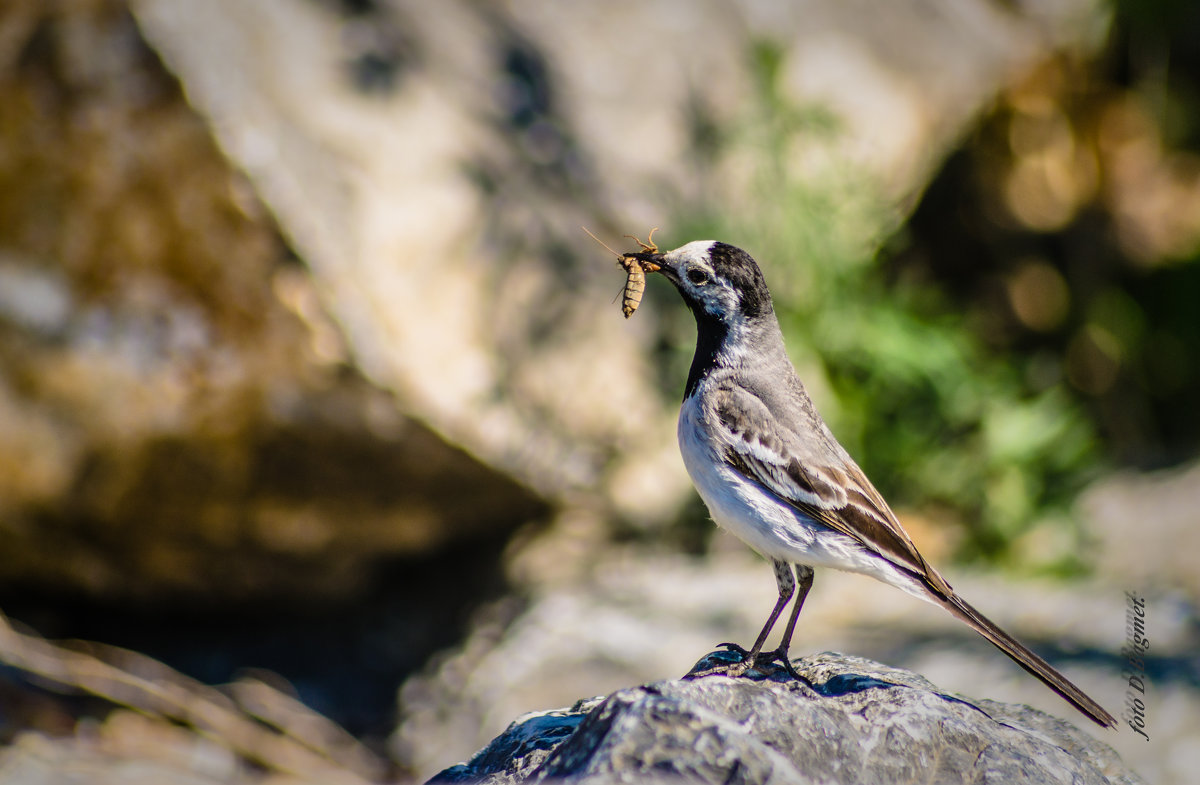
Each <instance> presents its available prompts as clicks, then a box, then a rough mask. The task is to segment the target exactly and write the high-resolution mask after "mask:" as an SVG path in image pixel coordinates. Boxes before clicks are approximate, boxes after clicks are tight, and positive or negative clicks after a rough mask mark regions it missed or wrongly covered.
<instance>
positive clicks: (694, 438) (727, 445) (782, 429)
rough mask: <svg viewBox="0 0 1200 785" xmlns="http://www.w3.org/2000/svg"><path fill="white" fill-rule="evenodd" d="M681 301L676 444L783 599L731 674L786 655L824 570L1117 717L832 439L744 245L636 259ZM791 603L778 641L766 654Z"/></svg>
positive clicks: (707, 497)
mask: <svg viewBox="0 0 1200 785" xmlns="http://www.w3.org/2000/svg"><path fill="white" fill-rule="evenodd" d="M628 256H629V257H632V258H634V259H636V260H637V261H638V263H639V264H640V265H641V266H642V269H643V270H644V271H645V272H647V273H658V274H659V275H661V276H663V277H665V278H666V279H667V280H668V281H670V282H671V283H672V284H673V285H674V286H675V288H676V289H677V290H678V291H679V293H680V295H682V297H683V300H684V302H685V303H686V304H687V305H688V307H689V308H690V309H691V311H692V314H693V315H694V316H695V318H696V351H695V355H694V357H693V359H692V364H691V368H690V370H689V372H688V377H687V383H686V386H685V388H684V397H683V403H682V405H681V406H680V410H679V421H678V428H677V436H678V440H679V448H680V452H681V453H682V456H683V462H684V465H685V467H686V468H687V472H688V475H689V476H690V477H691V480H692V483H693V484H694V485H695V487H696V490H697V492H698V493H699V494H700V497H701V498H702V499H703V500H704V503H705V504H706V505H707V507H708V510H709V512H710V514H711V516H712V518H713V520H714V521H715V522H716V523H717V524H718V525H719V526H721V527H722V528H724V529H726V530H727V531H729V532H730V533H732V534H734V535H735V536H737V537H738V538H740V539H741V540H742V541H744V542H745V543H746V544H747V545H749V546H750V547H751V548H752V549H754V550H755V551H757V552H758V553H759V554H761V555H762V556H764V557H765V558H766V559H767V560H769V561H770V562H771V564H772V566H773V567H774V571H775V579H776V583H777V585H778V588H779V598H778V600H777V601H776V603H775V606H774V608H772V609H771V614H770V616H769V617H768V618H767V621H766V624H764V625H763V628H762V631H761V632H760V633H759V635H758V637H757V638H756V639H755V641H754V644H753V645H752V646H751V647H750V649H749V650H748V651H747V650H745V649H743V648H742V647H740V646H737V645H736V644H725V646H726V647H727V648H729V649H730V650H736V651H737V652H738V653H740V654H741V655H742V656H741V659H740V661H738V662H735V663H732V664H728V665H723V666H718V667H717V668H714V669H712V670H711V671H706V672H705V673H704V674H700V675H705V674H707V673H710V672H718V671H719V672H722V673H725V674H726V675H730V676H740V675H743V674H744V673H745V672H746V671H747V670H749V669H751V668H755V667H759V666H763V665H766V664H769V663H771V662H778V663H779V664H780V665H782V666H783V667H784V668H786V669H787V671H788V672H789V673H790V674H791V675H792V676H794V677H797V678H799V674H798V673H797V672H796V671H795V669H794V666H793V665H792V663H791V660H790V659H789V654H788V652H789V649H790V646H791V641H792V636H793V634H794V632H795V629H796V620H797V618H798V617H799V615H800V609H801V608H802V607H803V605H804V599H805V597H806V596H807V595H808V592H809V589H810V588H811V587H812V583H813V574H814V568H816V567H830V568H834V569H839V570H844V571H849V572H856V573H862V574H865V575H869V576H871V577H873V578H876V579H878V580H880V581H883V582H884V583H886V584H890V585H891V586H895V587H896V588H899V589H901V590H903V591H905V592H907V593H908V594H910V595H913V596H915V597H918V598H920V599H922V600H926V601H928V602H931V603H933V604H935V605H938V606H940V607H942V608H944V609H945V610H947V611H949V612H950V613H951V614H953V615H954V616H956V617H957V618H958V619H960V620H961V621H963V622H965V623H966V624H967V625H968V626H970V627H971V628H972V629H974V630H975V631H976V632H978V633H979V634H980V635H982V636H983V637H984V638H986V639H987V640H988V641H990V642H991V643H992V644H993V645H995V646H996V647H997V648H998V649H1000V651H1002V652H1004V653H1005V654H1006V655H1008V656H1009V657H1010V658H1012V659H1013V660H1014V661H1015V662H1016V663H1017V664H1018V665H1020V666H1021V667H1022V668H1024V669H1025V670H1026V671H1028V672H1029V673H1031V674H1032V675H1033V676H1035V677H1037V678H1038V679H1040V680H1041V681H1042V682H1043V683H1044V684H1045V685H1046V686H1047V687H1049V688H1050V689H1051V690H1053V691H1054V692H1056V693H1058V694H1059V695H1060V696H1062V697H1063V698H1064V699H1065V700H1066V701H1067V702H1069V703H1070V704H1071V705H1073V706H1074V707H1075V708H1076V709H1078V710H1079V711H1081V712H1082V713H1083V714H1085V715H1087V716H1088V717H1089V718H1090V719H1092V720H1093V721H1094V722H1096V723H1097V724H1099V725H1101V726H1102V727H1115V726H1116V724H1117V723H1116V719H1114V717H1113V716H1112V715H1111V714H1109V713H1108V712H1107V711H1106V710H1105V709H1104V708H1103V707H1102V706H1100V704H1099V703H1097V702H1096V701H1095V700H1093V699H1092V698H1090V697H1088V696H1087V695H1086V694H1085V693H1084V692H1083V690H1081V689H1079V687H1077V686H1075V685H1074V684H1072V683H1071V682H1070V681H1069V680H1068V679H1067V678H1066V677H1065V676H1063V675H1062V674H1061V673H1059V672H1058V671H1057V670H1055V669H1054V668H1053V667H1051V665H1050V664H1049V663H1047V662H1046V661H1045V660H1044V659H1042V658H1041V657H1039V656H1038V655H1037V654H1035V653H1034V652H1033V651H1031V650H1030V649H1029V648H1027V647H1026V646H1024V645H1023V644H1021V643H1020V642H1019V641H1017V640H1016V639H1015V638H1014V637H1013V636H1011V635H1009V634H1008V633H1007V632H1005V631H1004V630H1002V629H1000V627H998V626H997V625H996V624H995V623H993V622H992V621H990V620H989V619H988V618H987V617H985V616H984V615H983V614H982V613H980V612H979V611H977V610H976V609H975V608H973V607H972V606H971V605H970V604H968V603H967V601H966V600H964V599H963V598H962V597H960V596H959V595H958V593H957V592H955V591H954V589H953V587H952V586H951V585H950V584H949V583H948V582H947V581H946V579H945V578H943V577H942V575H941V574H940V573H939V572H938V571H937V570H936V569H934V568H933V566H932V565H930V564H929V562H928V561H926V560H925V557H923V556H922V555H921V553H920V552H919V551H918V550H917V547H916V545H914V544H913V541H912V538H911V537H909V535H908V533H907V532H905V531H904V528H903V527H902V526H901V525H900V521H899V520H898V519H897V518H896V515H895V513H893V512H892V510H891V508H890V507H889V506H888V503H887V502H886V501H885V500H884V498H883V496H882V495H880V493H879V491H877V490H876V489H875V486H874V485H872V484H871V481H870V480H868V479H867V476H866V475H865V474H864V473H863V471H862V470H861V469H860V468H859V467H858V464H856V463H855V462H854V460H853V459H852V458H851V457H850V455H849V454H848V453H847V452H846V450H845V449H844V448H843V447H842V445H841V444H839V443H838V441H837V439H836V438H834V436H833V434H832V432H831V431H830V429H829V427H828V426H827V425H826V424H825V421H824V420H823V419H822V418H821V416H820V415H819V414H818V412H817V409H816V407H815V406H814V405H813V402H812V400H811V399H810V398H809V396H808V393H807V392H806V391H805V389H804V385H803V383H801V381H800V377H799V376H798V374H797V373H796V370H795V368H794V367H793V366H792V363H791V360H790V359H789V357H788V354H787V351H786V349H785V347H784V340H783V333H782V332H781V330H780V328H779V322H778V319H777V318H776V316H775V311H774V306H773V304H772V300H771V293H770V291H769V290H768V289H767V284H766V280H765V278H764V277H763V274H762V271H761V270H760V269H759V266H758V264H757V263H756V262H755V261H754V259H753V258H752V257H751V256H750V254H748V253H746V252H745V251H743V250H742V249H740V248H737V247H735V246H732V245H729V244H727V243H723V242H717V241H712V240H698V241H695V242H689V243H687V244H686V245H683V246H681V247H679V248H676V249H675V250H673V251H666V252H658V251H657V249H655V250H653V251H647V250H643V251H640V252H636V253H631V254H628ZM793 597H794V598H795V601H794V603H793V605H792V610H791V613H790V615H789V616H788V620H787V626H786V627H785V629H784V632H783V636H782V640H781V642H780V644H779V647H778V648H777V649H775V650H774V651H771V652H766V653H764V652H763V651H762V649H763V646H764V644H765V642H766V639H767V637H768V635H769V634H770V632H771V630H772V628H773V627H774V626H775V624H776V622H777V621H778V619H779V617H780V615H781V614H782V613H783V611H784V609H785V608H786V607H787V604H788V602H789V600H792V598H793Z"/></svg>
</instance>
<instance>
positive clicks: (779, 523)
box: [678, 398, 928, 599]
mask: <svg viewBox="0 0 1200 785" xmlns="http://www.w3.org/2000/svg"><path fill="white" fill-rule="evenodd" d="M696 400H697V399H696V398H692V399H689V400H688V401H686V402H685V403H684V405H683V408H682V409H681V410H680V412H679V426H678V437H679V450H680V452H681V453H682V455H683V464H684V466H685V467H686V468H687V472H688V475H689V476H690V477H691V478H692V483H693V484H694V485H695V486H696V491H697V492H698V493H699V494H700V498H701V499H703V500H704V503H705V504H706V505H707V506H708V511H709V513H710V514H711V515H712V517H713V520H714V521H715V522H716V523H717V525H718V526H720V527H721V528H723V529H725V530H726V531H728V532H730V533H731V534H733V535H734V536H735V537H737V538H738V539H740V540H742V541H743V542H745V543H746V544H747V545H749V546H750V547H751V548H753V549H754V550H756V551H758V552H759V553H760V554H762V555H763V556H765V557H767V558H769V559H779V560H781V561H785V562H790V563H793V564H806V565H808V566H811V567H832V568H834V569H838V570H847V571H850V572H860V573H864V574H866V575H870V576H871V577H873V578H877V579H878V580H881V581H883V582H885V583H889V584H891V585H893V586H897V587H899V588H901V589H904V590H905V591H907V592H909V593H910V594H913V595H915V596H917V597H921V598H922V599H928V597H927V595H926V592H925V591H924V590H923V589H922V588H921V587H920V586H919V585H917V584H916V582H915V581H913V579H912V578H911V577H909V576H908V575H907V574H905V573H904V572H903V571H902V570H900V569H898V568H897V567H895V566H894V565H893V564H892V563H891V562H890V561H888V560H887V559H885V558H883V557H881V556H880V555H879V554H878V553H876V552H874V551H872V550H869V549H867V548H865V547H863V546H862V545H861V544H859V543H858V542H857V541H856V540H854V539H853V538H851V537H848V536H846V535H844V534H841V533H840V532H837V531H835V530H833V529H830V528H829V527H828V526H825V525H824V524H822V523H818V522H816V521H814V520H812V519H811V518H809V517H808V516H806V515H804V514H803V513H801V512H800V511H799V510H798V509H796V508H795V507H793V506H792V505H790V504H787V503H786V502H784V501H782V500H781V499H780V498H779V497H778V496H776V495H775V494H773V493H771V492H770V491H768V490H767V489H765V488H764V487H763V486H762V485H760V484H759V483H757V482H755V481H754V480H752V479H750V478H748V477H745V476H743V475H742V474H741V473H739V472H738V471H736V470H735V469H733V467H731V466H730V465H729V464H727V463H725V462H724V461H723V460H721V459H720V458H719V457H718V456H717V455H716V454H715V452H714V448H713V446H712V445H711V442H710V441H709V440H707V439H705V438H704V429H703V424H702V420H701V417H702V415H701V411H700V407H699V406H698V405H696V403H695V401H696Z"/></svg>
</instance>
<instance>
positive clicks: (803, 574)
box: [768, 562, 813, 681]
mask: <svg viewBox="0 0 1200 785" xmlns="http://www.w3.org/2000/svg"><path fill="white" fill-rule="evenodd" d="M776 564H777V565H778V562H776ZM776 570H778V567H776ZM776 574H778V573H776ZM796 578H797V580H798V581H799V584H800V591H799V592H797V593H796V604H795V605H793V606H792V615H791V616H789V617H788V623H787V627H786V628H785V629H784V631H783V640H781V641H780V642H779V648H778V649H776V650H775V651H773V652H771V653H770V654H769V655H768V661H770V660H778V661H779V662H780V663H781V664H782V665H783V667H784V668H785V669H787V672H788V673H789V674H790V675H791V676H792V678H795V679H800V680H801V681H804V680H805V679H804V678H803V677H802V676H801V675H800V674H799V673H797V672H796V669H795V668H794V667H793V666H792V661H791V659H790V658H789V657H788V649H790V648H791V646H792V633H794V632H795V631H796V619H798V618H800V609H801V608H803V607H804V598H805V597H807V596H808V590H809V589H811V588H812V585H813V568H812V567H809V566H807V565H804V564H797V565H796ZM789 593H790V592H789Z"/></svg>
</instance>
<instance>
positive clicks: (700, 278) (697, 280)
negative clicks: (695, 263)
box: [687, 267, 708, 286]
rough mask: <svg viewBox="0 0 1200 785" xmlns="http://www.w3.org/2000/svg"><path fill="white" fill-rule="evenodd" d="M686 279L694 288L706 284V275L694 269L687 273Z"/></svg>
mask: <svg viewBox="0 0 1200 785" xmlns="http://www.w3.org/2000/svg"><path fill="white" fill-rule="evenodd" d="M687 277H688V280H689V281H691V282H692V283H694V284H695V285H696V286H701V285H703V284H706V283H708V273H706V272H704V271H703V270H701V269H699V268H696V267H693V268H692V269H690V270H688V271H687Z"/></svg>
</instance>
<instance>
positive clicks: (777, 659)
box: [685, 643, 808, 683]
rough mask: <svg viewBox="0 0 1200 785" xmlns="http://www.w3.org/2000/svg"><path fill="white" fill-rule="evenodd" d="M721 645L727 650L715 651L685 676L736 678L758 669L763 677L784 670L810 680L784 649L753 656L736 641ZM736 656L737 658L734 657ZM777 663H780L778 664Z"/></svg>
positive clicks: (691, 677) (795, 677)
mask: <svg viewBox="0 0 1200 785" xmlns="http://www.w3.org/2000/svg"><path fill="white" fill-rule="evenodd" d="M719 645H720V646H721V647H722V648H724V649H725V651H723V652H713V653H712V654H710V655H708V656H707V657H705V658H704V659H702V660H701V661H700V662H698V663H696V668H695V669H693V670H692V672H691V673H689V674H688V675H687V676H686V677H685V678H688V679H698V678H702V677H704V676H729V677H730V678H735V679H736V678H738V677H739V676H744V675H746V674H747V673H749V672H751V671H757V672H758V673H759V674H761V677H770V676H772V675H774V674H775V673H777V672H778V671H779V670H783V671H785V672H786V673H787V674H788V675H789V676H791V677H792V678H793V679H796V680H797V681H803V682H805V683H807V682H808V679H806V678H804V677H803V676H801V675H800V672H799V671H797V670H796V668H795V667H794V666H793V665H792V663H791V660H789V659H788V657H787V652H786V651H784V650H782V649H775V650H774V651H768V652H758V653H757V654H755V655H754V656H751V655H750V652H749V651H747V650H746V649H744V648H742V647H741V646H738V645H737V644H736V643H722V644H719ZM735 656H736V657H737V659H733V658H734V657H735ZM775 663H778V664H777V665H776V664H775Z"/></svg>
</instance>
